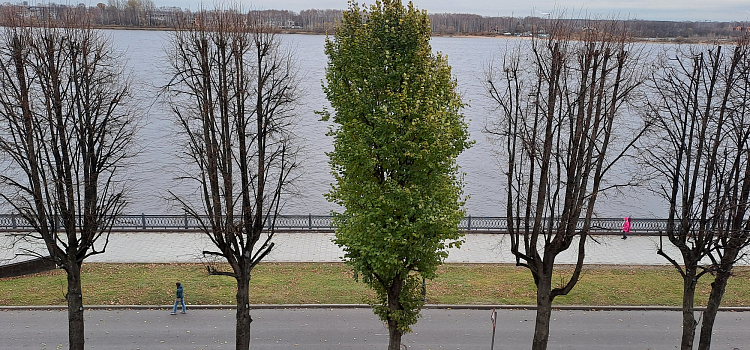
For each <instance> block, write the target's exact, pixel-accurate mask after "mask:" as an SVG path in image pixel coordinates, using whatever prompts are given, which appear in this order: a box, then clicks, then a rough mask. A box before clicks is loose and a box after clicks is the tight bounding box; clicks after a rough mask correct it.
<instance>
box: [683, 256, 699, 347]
mask: <svg viewBox="0 0 750 350" xmlns="http://www.w3.org/2000/svg"><path fill="white" fill-rule="evenodd" d="M695 273H696V268H695V267H694V266H690V267H686V268H685V276H683V294H682V342H681V344H680V349H682V350H692V349H693V340H694V338H695V327H696V326H697V325H698V322H697V321H695V312H694V307H695V285H696V282H697V281H696V278H695Z"/></svg>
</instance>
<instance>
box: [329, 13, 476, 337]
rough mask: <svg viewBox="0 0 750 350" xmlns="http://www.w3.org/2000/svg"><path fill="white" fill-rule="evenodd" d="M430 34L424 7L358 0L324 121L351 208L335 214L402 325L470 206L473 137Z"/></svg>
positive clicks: (383, 311)
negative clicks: (468, 158) (467, 185)
mask: <svg viewBox="0 0 750 350" xmlns="http://www.w3.org/2000/svg"><path fill="white" fill-rule="evenodd" d="M429 40H430V24H429V20H428V17H427V14H426V13H425V12H420V11H419V10H417V9H415V8H414V6H413V5H412V4H409V5H408V6H407V7H404V6H403V5H402V4H401V2H400V1H397V0H396V1H393V0H386V1H382V2H377V3H376V4H375V5H373V6H371V7H369V9H361V8H360V7H359V6H358V5H357V4H356V3H352V4H351V5H350V8H349V10H348V11H347V12H345V13H344V18H343V20H342V23H341V24H340V26H339V27H338V28H337V32H336V36H335V37H334V38H333V39H328V40H327V41H326V49H325V50H326V54H327V55H328V58H329V63H328V68H327V75H326V78H327V85H326V86H324V90H325V93H326V95H327V97H328V100H329V101H330V103H331V106H332V108H333V109H334V113H329V112H327V111H325V112H323V114H324V118H323V119H324V120H330V121H333V122H334V123H335V125H336V126H335V127H334V128H332V130H331V131H330V133H329V136H333V138H334V151H333V152H331V153H329V157H330V165H331V167H332V169H333V175H334V178H335V180H336V183H335V185H334V186H333V189H332V190H331V192H330V193H329V194H328V198H329V200H331V201H333V202H335V203H337V204H339V205H341V206H342V207H344V208H345V210H344V212H342V213H337V214H336V215H335V223H336V225H337V227H338V229H337V233H336V243H337V244H338V245H340V246H342V247H343V248H344V251H345V252H346V254H345V259H346V260H347V261H348V263H349V264H351V265H352V266H353V267H354V269H355V271H356V272H357V273H358V274H359V276H361V277H362V279H363V281H364V282H365V283H367V284H369V285H370V286H371V287H372V288H374V289H375V290H376V291H377V294H378V301H377V303H376V305H375V312H376V313H377V314H378V315H379V316H380V317H381V318H382V319H383V320H385V321H388V322H389V329H390V328H392V326H395V327H397V328H398V331H399V332H403V331H408V330H409V326H410V325H411V324H414V323H415V322H416V318H417V314H418V312H419V308H421V305H422V297H421V295H419V293H420V289H419V278H418V276H421V277H424V278H428V279H429V278H433V277H434V275H435V270H436V268H437V266H438V265H439V264H440V263H441V262H442V261H443V260H444V259H445V258H446V257H447V255H448V253H447V252H446V248H447V244H446V240H449V241H453V242H452V243H449V244H455V245H458V244H459V243H458V242H455V241H456V240H458V239H459V238H460V234H459V231H458V229H457V225H458V223H459V221H460V220H461V218H462V217H463V215H464V212H463V209H462V207H463V201H462V191H461V186H462V182H461V180H462V179H461V175H460V172H459V169H458V167H457V165H456V157H457V156H458V155H459V154H460V153H461V152H462V151H463V150H465V149H467V148H468V147H469V146H470V141H469V140H468V138H469V135H468V131H467V125H466V123H465V122H464V118H463V116H462V115H461V113H460V109H461V108H462V107H463V103H462V101H461V96H460V95H459V94H458V93H457V91H456V80H455V79H454V78H453V77H452V75H451V68H450V66H449V65H448V62H447V59H446V57H444V56H442V55H440V54H433V53H432V49H431V47H430V44H429ZM391 321H394V322H395V323H394V324H393V325H392V324H391ZM391 331H393V330H391ZM392 335H393V334H392ZM399 338H400V335H399Z"/></svg>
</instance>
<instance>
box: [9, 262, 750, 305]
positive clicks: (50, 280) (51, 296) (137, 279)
mask: <svg viewBox="0 0 750 350" xmlns="http://www.w3.org/2000/svg"><path fill="white" fill-rule="evenodd" d="M224 267H226V266H224ZM558 271H559V278H558V279H557V280H559V281H560V282H559V283H563V280H564V278H565V277H566V276H569V275H570V269H569V268H566V267H561V268H559V269H558ZM65 281H66V279H65V273H64V272H63V271H60V270H56V271H50V272H46V273H40V274H36V275H31V276H25V277H15V278H4V279H0V305H64V304H65V299H64V293H65V283H66V282H65ZM176 281H179V282H182V283H183V284H184V285H185V293H186V300H187V302H188V304H193V305H207V304H226V305H232V304H234V303H235V301H234V295H235V292H236V290H237V288H236V286H235V281H234V279H233V278H231V277H220V276H208V274H207V273H206V270H205V268H204V266H203V265H200V264H94V263H91V264H84V267H83V282H84V285H83V289H84V292H83V294H84V303H85V304H87V305H161V304H169V303H171V302H172V300H173V297H174V283H175V282H176ZM710 281H711V276H706V277H704V278H702V279H701V282H700V284H699V288H698V291H699V292H698V294H699V295H698V297H697V298H696V299H697V303H698V304H699V305H702V304H705V302H706V299H707V297H708V293H709V291H710ZM748 286H750V268H746V267H743V268H737V269H736V271H735V276H734V277H733V278H732V279H731V280H730V283H729V286H728V288H727V292H726V295H725V297H724V301H723V303H722V305H724V306H750V288H748ZM371 295H372V293H371V291H369V290H368V289H367V288H366V286H364V285H363V284H362V283H358V282H356V281H355V280H354V279H353V274H352V271H351V270H350V268H349V267H348V266H346V265H344V264H340V263H264V264H261V265H259V266H258V267H257V268H256V270H255V272H254V274H253V277H252V280H251V282H250V300H251V302H252V303H256V304H304V303H319V304H329V303H331V304H332V303H342V304H353V303H362V302H363V301H365V300H366V299H367V298H369V297H370V296H371ZM427 297H428V303H435V304H522V305H530V304H535V288H534V284H533V280H532V279H531V274H530V273H529V271H528V270H526V269H524V268H520V267H515V266H509V265H502V264H447V265H444V266H442V267H441V268H440V270H439V273H438V277H437V278H436V279H435V280H433V281H428V286H427ZM681 297H682V280H681V279H680V276H679V274H677V272H676V271H675V270H674V269H673V268H671V267H666V266H665V267H635V266H590V267H587V268H586V270H585V271H584V273H583V275H582V279H581V281H580V282H579V283H578V285H576V287H575V288H574V289H573V291H572V292H571V293H570V295H567V296H563V297H559V298H557V299H555V304H557V305H670V306H677V305H680V304H681Z"/></svg>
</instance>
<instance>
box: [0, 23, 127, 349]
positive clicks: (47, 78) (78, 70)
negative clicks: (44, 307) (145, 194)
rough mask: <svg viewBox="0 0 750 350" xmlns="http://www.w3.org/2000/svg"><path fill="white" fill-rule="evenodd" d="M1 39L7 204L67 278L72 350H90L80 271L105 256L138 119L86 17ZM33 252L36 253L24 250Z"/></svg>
mask: <svg viewBox="0 0 750 350" xmlns="http://www.w3.org/2000/svg"><path fill="white" fill-rule="evenodd" d="M3 21H4V25H5V26H4V28H3V29H2V32H1V33H0V86H2V91H3V93H2V94H0V150H2V152H4V153H5V154H6V155H8V157H9V161H8V163H7V165H8V167H9V169H8V171H6V172H4V173H3V174H2V175H0V183H1V184H2V185H3V186H4V191H3V192H2V193H1V194H0V198H2V199H3V200H5V201H6V202H7V203H9V205H10V206H12V207H13V208H14V209H15V210H16V211H17V212H18V213H20V215H21V216H22V217H23V218H24V219H25V220H27V221H28V222H29V223H30V224H31V225H32V226H33V227H34V231H33V232H30V233H26V234H24V237H23V238H24V239H34V240H41V241H43V242H44V244H45V245H46V247H47V250H48V252H49V254H50V258H51V259H52V260H53V261H54V262H55V264H57V266H59V267H60V268H62V269H64V270H65V272H66V273H67V276H68V286H67V292H66V293H65V298H66V300H67V302H68V322H69V342H70V349H83V347H84V319H83V293H82V290H81V264H82V263H83V261H84V260H85V259H86V258H88V257H89V256H92V255H95V254H100V253H103V252H104V250H105V249H106V247H107V243H108V238H109V233H110V229H111V227H112V224H113V222H114V220H115V217H116V216H117V215H118V214H120V213H121V211H122V209H123V207H124V205H125V203H126V202H125V198H124V194H125V193H124V186H122V183H120V182H118V174H119V171H120V169H121V168H122V166H123V165H124V162H125V161H126V160H127V158H128V157H129V156H131V155H132V153H131V152H130V151H129V145H131V143H132V141H133V138H134V131H135V122H136V120H135V119H134V117H133V114H132V113H131V112H132V110H131V109H129V108H128V101H129V100H130V86H129V84H128V82H127V80H126V79H125V75H124V74H123V71H122V69H121V68H120V67H121V62H120V60H119V56H118V55H117V54H116V52H115V51H114V49H113V47H112V45H111V43H110V41H109V40H107V39H106V38H105V37H104V36H103V35H102V34H101V33H100V32H99V31H97V30H94V29H92V27H91V22H89V17H87V16H82V17H77V16H76V17H65V18H63V19H61V20H59V21H54V22H53V21H47V22H43V23H34V25H37V26H33V27H32V26H31V24H32V23H27V22H24V21H23V20H21V19H18V18H16V17H15V14H14V13H5V14H4V16H3ZM26 253H27V254H36V253H34V252H31V251H27V252H26Z"/></svg>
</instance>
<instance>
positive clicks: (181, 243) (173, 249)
mask: <svg viewBox="0 0 750 350" xmlns="http://www.w3.org/2000/svg"><path fill="white" fill-rule="evenodd" d="M333 238H334V234H333V233H320V232H303V233H277V234H276V236H275V237H274V242H276V245H275V247H274V250H273V252H271V254H269V255H268V256H267V257H266V258H265V259H264V261H267V262H339V261H342V260H341V258H342V257H343V255H344V252H343V250H342V249H341V248H339V247H338V246H336V245H335V244H333V242H332V241H331V240H332V239H333ZM593 238H594V239H591V238H590V239H589V241H588V242H587V244H586V250H587V251H586V263H587V264H601V265H668V264H669V263H668V262H667V261H666V260H665V259H664V258H662V257H661V256H658V255H657V254H656V250H657V248H658V243H659V237H654V236H630V237H629V238H628V239H625V240H623V239H621V238H620V236H617V235H615V236H595V237H593ZM464 240H465V243H464V244H463V245H462V246H461V248H460V249H451V250H450V251H449V255H448V259H447V260H446V262H447V263H505V264H512V263H515V259H514V257H513V255H512V254H511V252H510V239H509V237H508V236H507V235H498V234H467V235H466V236H465V238H464ZM665 245H667V246H668V247H665V250H666V251H667V252H669V253H670V254H672V256H676V257H677V256H678V255H677V254H676V252H677V250H676V248H674V247H672V246H671V244H668V243H665ZM21 246H23V247H24V248H29V249H32V250H34V251H37V252H44V249H45V248H44V245H42V244H39V243H38V242H37V243H29V242H24V243H22V244H21ZM97 249H101V247H100V246H99V245H97ZM204 250H216V249H215V247H213V245H212V243H211V241H210V240H209V239H208V238H207V237H206V236H205V235H204V234H202V233H197V232H190V233H174V232H170V233H157V232H128V233H112V235H111V236H110V239H109V245H108V246H107V248H106V252H105V253H104V254H98V255H94V256H91V257H89V258H87V259H86V261H87V262H106V263H197V262H201V261H203V260H202V258H203V256H202V252H203V251H204ZM16 251H17V249H16ZM576 254H577V245H575V244H574V245H573V246H572V247H571V248H570V249H569V250H568V251H566V252H564V253H562V254H561V255H559V256H558V258H557V263H559V264H573V263H575V257H576ZM13 255H14V253H13V250H12V248H11V247H10V238H9V237H8V236H7V235H3V236H2V237H0V265H3V264H8V263H11V262H15V261H22V260H26V259H28V258H13ZM738 265H744V266H747V265H750V264H748V259H745V260H744V261H741V262H740V263H738Z"/></svg>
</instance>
